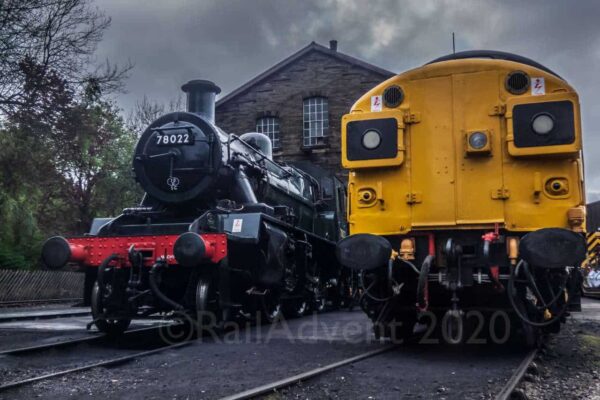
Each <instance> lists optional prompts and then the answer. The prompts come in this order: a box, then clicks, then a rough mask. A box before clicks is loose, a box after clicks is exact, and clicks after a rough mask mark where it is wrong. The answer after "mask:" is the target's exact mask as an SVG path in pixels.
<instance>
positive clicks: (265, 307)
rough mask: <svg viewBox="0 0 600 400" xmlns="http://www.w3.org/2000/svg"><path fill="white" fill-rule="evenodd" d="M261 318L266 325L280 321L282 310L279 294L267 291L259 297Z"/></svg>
mask: <svg viewBox="0 0 600 400" xmlns="http://www.w3.org/2000/svg"><path fill="white" fill-rule="evenodd" d="M261 311H262V316H263V318H264V319H265V321H267V322H268V323H273V322H275V321H277V320H280V319H281V317H282V316H283V308H282V307H281V296H280V295H279V293H276V292H273V291H267V293H266V294H265V295H264V296H262V297H261Z"/></svg>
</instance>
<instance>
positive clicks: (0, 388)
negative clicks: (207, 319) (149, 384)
mask: <svg viewBox="0 0 600 400" xmlns="http://www.w3.org/2000/svg"><path fill="white" fill-rule="evenodd" d="M164 327H165V326H164V325H163V326H159V327H150V328H141V329H134V330H131V331H127V332H126V333H125V334H124V335H123V336H121V338H123V337H129V336H135V335H140V334H151V333H152V332H153V331H155V332H156V333H158V332H159V331H160V329H164ZM174 327H177V326H175V325H174V326H171V328H174ZM103 339H108V337H107V336H106V335H104V334H99V335H94V336H90V337H85V338H77V339H72V340H65V341H61V342H55V343H48V344H44V345H39V346H29V347H23V348H18V349H12V350H6V351H3V352H0V355H1V356H18V355H22V354H25V353H34V352H44V351H47V350H51V349H58V348H64V347H68V346H72V345H78V344H81V343H85V342H88V343H89V342H94V341H99V340H103ZM191 343H192V341H191V340H184V341H182V342H179V343H174V344H170V343H165V345H164V346H160V347H158V348H155V349H151V350H144V351H139V352H133V353H131V354H127V355H124V356H118V357H111V358H106V359H101V360H95V361H93V362H87V363H84V364H83V365H79V366H76V367H72V368H65V369H60V370H57V371H54V372H50V373H45V374H40V375H36V376H33V377H28V378H25V379H19V380H15V381H11V382H7V383H3V384H1V385H0V393H2V392H4V391H6V390H9V389H13V388H16V387H20V386H25V385H29V384H32V383H35V382H39V381H42V380H46V379H51V378H57V377H60V376H64V375H68V374H73V373H77V372H82V371H86V370H89V369H92V368H96V367H107V366H113V365H118V364H122V363H125V362H128V361H132V360H135V359H138V358H141V357H146V356H150V355H153V354H156V353H160V352H162V351H167V350H171V349H176V348H180V347H183V346H186V345H189V344H191Z"/></svg>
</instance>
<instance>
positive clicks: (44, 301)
mask: <svg viewBox="0 0 600 400" xmlns="http://www.w3.org/2000/svg"><path fill="white" fill-rule="evenodd" d="M80 301H83V299H82V298H81V297H75V298H68V299H31V300H6V301H0V309H1V308H4V307H19V306H28V305H31V304H48V303H75V302H80Z"/></svg>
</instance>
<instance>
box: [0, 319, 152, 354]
mask: <svg viewBox="0 0 600 400" xmlns="http://www.w3.org/2000/svg"><path fill="white" fill-rule="evenodd" d="M162 327H163V326H161V327H156V326H152V327H148V328H139V329H132V330H129V331H127V332H125V333H124V334H123V336H125V337H126V336H130V335H136V334H143V333H151V332H152V331H158V330H159V329H161V328H162ZM108 339H109V337H108V336H107V335H105V334H103V333H98V334H92V335H90V336H84V337H79V338H74V339H69V340H59V341H56V342H51V343H44V344H39V345H33V346H24V347H18V348H15V349H9V350H2V351H0V356H10V355H19V354H25V353H33V352H36V351H46V350H51V349H56V348H61V347H68V346H74V345H78V344H81V343H93V342H97V341H101V340H108Z"/></svg>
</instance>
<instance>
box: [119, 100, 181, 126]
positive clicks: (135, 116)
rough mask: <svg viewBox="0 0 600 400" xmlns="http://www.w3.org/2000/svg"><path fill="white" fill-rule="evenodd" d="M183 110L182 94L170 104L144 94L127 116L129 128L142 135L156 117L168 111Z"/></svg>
mask: <svg viewBox="0 0 600 400" xmlns="http://www.w3.org/2000/svg"><path fill="white" fill-rule="evenodd" d="M181 110H183V101H182V98H181V96H179V97H178V98H177V99H172V100H171V101H169V104H167V105H165V104H162V103H159V102H157V101H153V100H151V99H149V98H148V97H147V96H144V97H143V98H142V100H140V101H137V102H136V103H135V107H134V109H133V110H131V112H130V113H129V117H128V118H127V128H128V129H129V130H130V131H132V132H135V133H137V135H138V136H139V135H141V134H142V133H143V132H144V129H146V127H147V126H148V125H150V124H151V123H152V122H153V121H154V120H155V119H157V118H158V117H160V116H161V115H164V114H165V113H167V112H173V111H181Z"/></svg>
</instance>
